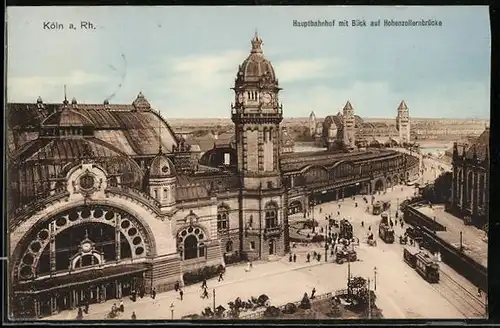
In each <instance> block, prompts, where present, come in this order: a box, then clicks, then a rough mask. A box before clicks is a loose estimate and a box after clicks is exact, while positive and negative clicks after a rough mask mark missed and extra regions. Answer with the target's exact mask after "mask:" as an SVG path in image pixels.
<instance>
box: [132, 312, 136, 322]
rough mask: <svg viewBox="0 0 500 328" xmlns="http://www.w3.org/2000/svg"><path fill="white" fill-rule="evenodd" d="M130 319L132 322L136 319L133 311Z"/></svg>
mask: <svg viewBox="0 0 500 328" xmlns="http://www.w3.org/2000/svg"><path fill="white" fill-rule="evenodd" d="M131 318H132V320H135V319H137V316H136V315H135V311H134V312H132V317H131Z"/></svg>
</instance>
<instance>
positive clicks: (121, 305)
mask: <svg viewBox="0 0 500 328" xmlns="http://www.w3.org/2000/svg"><path fill="white" fill-rule="evenodd" d="M120 312H125V306H124V305H123V300H122V299H120Z"/></svg>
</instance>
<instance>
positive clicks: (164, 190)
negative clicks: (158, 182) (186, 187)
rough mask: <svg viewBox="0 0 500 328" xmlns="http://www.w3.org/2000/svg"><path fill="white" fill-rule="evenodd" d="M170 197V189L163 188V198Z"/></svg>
mask: <svg viewBox="0 0 500 328" xmlns="http://www.w3.org/2000/svg"><path fill="white" fill-rule="evenodd" d="M167 198H168V189H167V188H165V189H163V199H167Z"/></svg>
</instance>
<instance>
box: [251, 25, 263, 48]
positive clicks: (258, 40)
mask: <svg viewBox="0 0 500 328" xmlns="http://www.w3.org/2000/svg"><path fill="white" fill-rule="evenodd" d="M261 46H262V39H261V38H259V34H258V33H257V29H255V36H254V38H253V39H252V51H251V52H252V53H262V48H261Z"/></svg>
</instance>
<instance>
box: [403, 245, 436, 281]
mask: <svg viewBox="0 0 500 328" xmlns="http://www.w3.org/2000/svg"><path fill="white" fill-rule="evenodd" d="M403 258H404V260H405V262H406V263H408V265H409V266H410V267H412V268H413V269H415V271H417V272H418V273H419V274H420V275H421V276H422V277H423V278H424V279H425V280H426V281H428V282H430V283H437V282H439V265H438V264H437V263H436V262H435V261H434V260H433V259H432V258H431V257H430V256H429V254H427V253H425V252H422V251H419V250H418V249H416V248H409V247H405V248H404V251H403Z"/></svg>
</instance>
